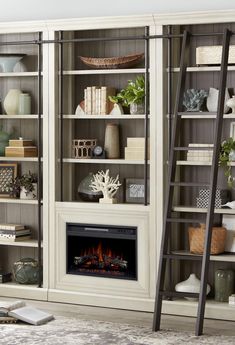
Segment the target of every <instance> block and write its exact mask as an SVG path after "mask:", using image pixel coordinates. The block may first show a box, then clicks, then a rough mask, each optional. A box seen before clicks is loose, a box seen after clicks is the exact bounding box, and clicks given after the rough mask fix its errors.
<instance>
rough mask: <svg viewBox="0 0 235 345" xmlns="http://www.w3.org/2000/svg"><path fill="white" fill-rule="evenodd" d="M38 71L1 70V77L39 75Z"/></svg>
mask: <svg viewBox="0 0 235 345" xmlns="http://www.w3.org/2000/svg"><path fill="white" fill-rule="evenodd" d="M37 76H38V72H8V73H7V72H5V73H4V72H1V73H0V78H5V77H37Z"/></svg>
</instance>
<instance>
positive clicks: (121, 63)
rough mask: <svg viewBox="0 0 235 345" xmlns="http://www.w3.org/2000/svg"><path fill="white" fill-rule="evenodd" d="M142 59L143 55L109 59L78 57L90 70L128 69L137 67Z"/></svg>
mask: <svg viewBox="0 0 235 345" xmlns="http://www.w3.org/2000/svg"><path fill="white" fill-rule="evenodd" d="M143 57H144V53H141V54H134V55H126V56H121V57H110V58H92V57H85V56H79V58H80V59H81V61H82V62H83V63H84V64H85V65H87V66H89V67H92V68H110V69H111V68H129V67H133V66H135V65H137V64H138V63H139V62H140V61H141V60H142V59H143Z"/></svg>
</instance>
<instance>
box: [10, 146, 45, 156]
mask: <svg viewBox="0 0 235 345" xmlns="http://www.w3.org/2000/svg"><path fill="white" fill-rule="evenodd" d="M37 155H38V150H37V147H36V146H19V147H17V146H15V147H14V146H7V147H5V156H6V157H37Z"/></svg>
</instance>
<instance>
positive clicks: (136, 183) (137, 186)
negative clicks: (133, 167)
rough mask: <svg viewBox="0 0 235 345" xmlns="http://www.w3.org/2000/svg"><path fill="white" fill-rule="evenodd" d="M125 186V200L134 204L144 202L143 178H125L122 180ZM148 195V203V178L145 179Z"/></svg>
mask: <svg viewBox="0 0 235 345" xmlns="http://www.w3.org/2000/svg"><path fill="white" fill-rule="evenodd" d="M124 186H125V193H124V196H125V202H126V203H134V204H143V203H144V179H141V178H126V179H125V180H124ZM147 186H148V191H147V193H148V195H147V201H148V203H149V179H148V180H147Z"/></svg>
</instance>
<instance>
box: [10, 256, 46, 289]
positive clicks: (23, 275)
mask: <svg viewBox="0 0 235 345" xmlns="http://www.w3.org/2000/svg"><path fill="white" fill-rule="evenodd" d="M39 273H40V269H39V265H38V262H37V261H36V260H34V259H32V258H23V259H20V260H19V261H17V262H15V263H14V264H13V276H14V279H15V281H16V282H17V283H19V284H37V283H38V280H39Z"/></svg>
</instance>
